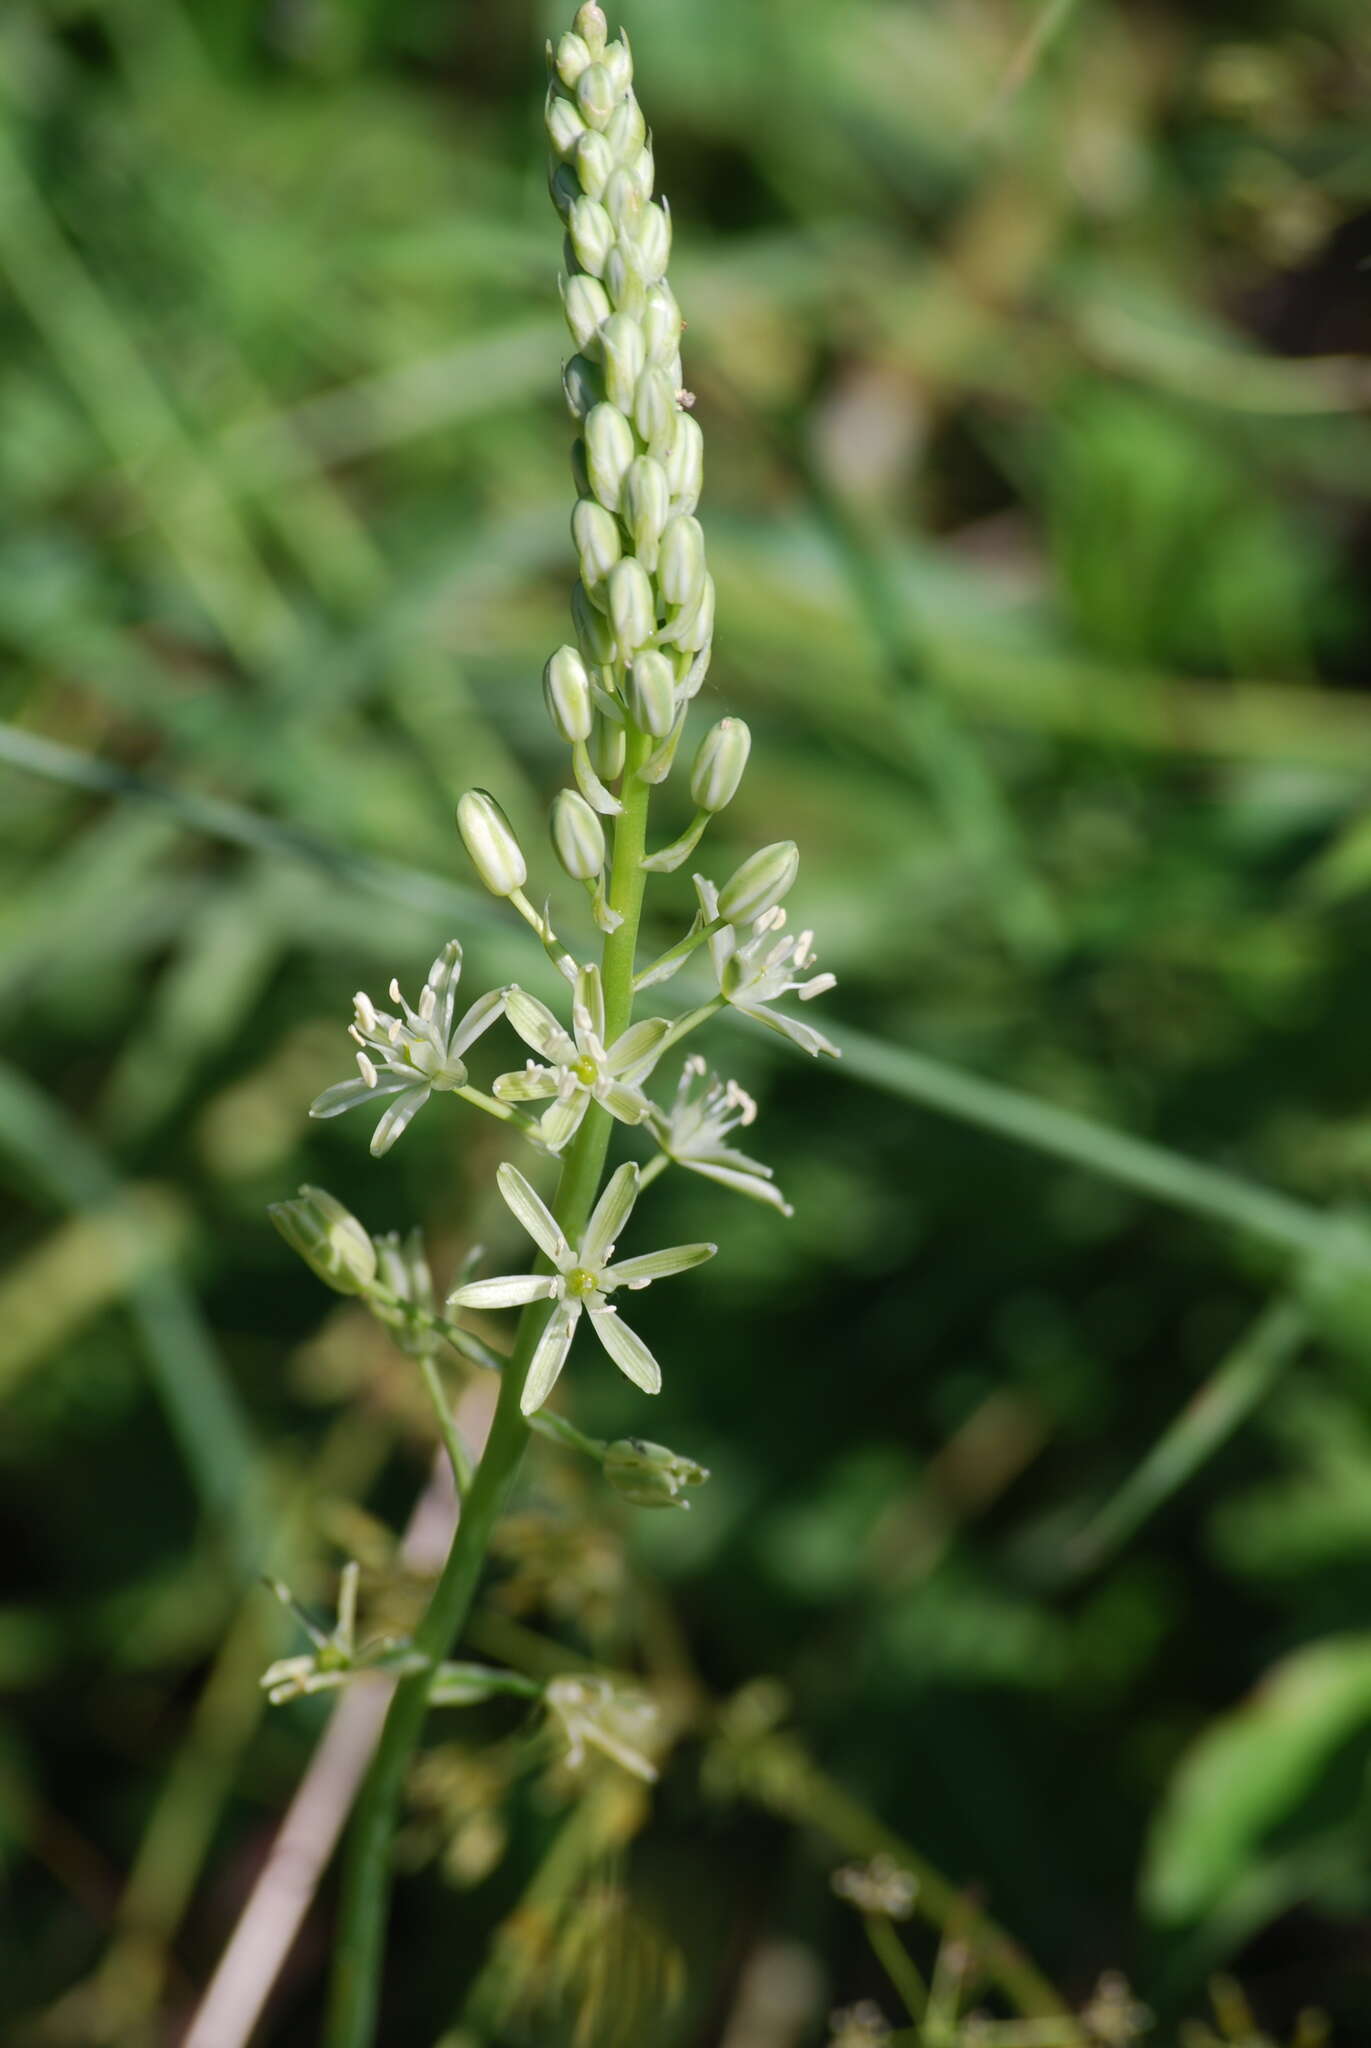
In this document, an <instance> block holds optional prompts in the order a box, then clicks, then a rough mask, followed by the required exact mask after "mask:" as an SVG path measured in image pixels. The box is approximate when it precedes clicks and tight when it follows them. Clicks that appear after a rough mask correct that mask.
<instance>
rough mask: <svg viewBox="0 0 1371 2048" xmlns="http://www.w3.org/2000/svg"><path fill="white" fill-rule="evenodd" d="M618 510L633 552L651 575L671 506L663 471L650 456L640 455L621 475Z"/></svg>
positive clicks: (669, 492)
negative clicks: (620, 493)
mask: <svg viewBox="0 0 1371 2048" xmlns="http://www.w3.org/2000/svg"><path fill="white" fill-rule="evenodd" d="M620 509H621V511H622V513H623V516H624V518H625V519H626V520H627V521H628V526H629V530H630V532H631V533H632V535H633V552H634V554H635V555H636V556H637V557H638V560H639V561H640V562H641V563H642V565H643V567H644V568H645V569H646V570H647V571H648V574H649V575H651V574H652V572H653V571H654V570H655V569H656V567H657V551H658V547H659V545H660V542H661V538H662V529H663V527H664V526H665V525H666V522H667V515H668V513H669V511H670V509H671V487H670V485H669V484H668V483H667V480H666V471H665V470H664V469H663V468H662V465H661V463H660V462H654V461H653V459H652V457H651V456H650V455H640V456H639V457H638V458H637V460H636V461H635V462H634V463H633V464H632V465H631V467H630V469H629V472H628V475H627V476H626V477H625V478H624V489H623V504H622V506H621V508H620Z"/></svg>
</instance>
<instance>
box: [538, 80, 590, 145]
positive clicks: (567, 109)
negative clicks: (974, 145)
mask: <svg viewBox="0 0 1371 2048" xmlns="http://www.w3.org/2000/svg"><path fill="white" fill-rule="evenodd" d="M544 118H545V124H546V127H547V139H548V141H549V142H550V143H551V144H552V147H553V148H554V149H555V150H556V152H557V154H558V156H560V157H562V158H564V159H565V158H566V157H569V156H570V155H571V153H572V151H573V150H574V149H575V147H576V145H577V143H578V142H579V141H580V139H581V137H582V136H583V135H584V134H585V132H586V124H585V122H584V121H583V120H582V119H581V117H580V115H579V114H578V113H577V111H576V109H575V107H573V106H572V104H571V101H570V100H566V99H563V98H562V95H561V94H560V93H556V92H554V93H549V94H548V99H547V113H546V115H545V117H544Z"/></svg>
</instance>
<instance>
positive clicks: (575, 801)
mask: <svg viewBox="0 0 1371 2048" xmlns="http://www.w3.org/2000/svg"><path fill="white" fill-rule="evenodd" d="M552 844H553V846H554V847H555V848H556V852H557V858H558V860H559V861H560V862H561V863H562V866H563V867H564V868H565V869H566V871H567V873H568V874H569V875H570V876H571V878H572V880H573V881H576V882H593V881H594V880H595V879H596V877H597V876H599V875H601V874H603V873H604V866H605V828H604V826H603V825H602V824H601V823H600V820H599V819H598V818H597V817H596V815H595V813H594V811H592V809H591V808H590V805H589V804H588V803H587V802H586V800H585V798H584V797H583V796H582V795H580V793H579V792H578V791H577V790H574V789H560V790H558V792H557V795H556V796H555V797H554V798H553V803H552Z"/></svg>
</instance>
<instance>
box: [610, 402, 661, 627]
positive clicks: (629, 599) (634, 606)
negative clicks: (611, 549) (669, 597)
mask: <svg viewBox="0 0 1371 2048" xmlns="http://www.w3.org/2000/svg"><path fill="white" fill-rule="evenodd" d="M616 417H617V415H616ZM609 616H610V622H611V624H612V625H613V627H614V639H615V644H616V646H617V647H618V650H619V659H620V660H621V661H632V659H633V657H634V655H635V654H636V653H637V652H638V649H639V648H640V647H644V646H646V644H647V642H648V641H649V640H650V639H651V638H652V636H653V634H654V633H655V632H656V630H657V600H656V598H655V597H654V595H653V591H652V582H651V578H650V577H649V576H648V573H647V570H646V569H645V568H644V567H643V565H642V563H641V562H639V561H635V559H634V558H633V556H632V555H625V557H624V559H623V560H622V561H621V562H616V563H615V565H614V567H613V568H612V569H611V570H610V572H609Z"/></svg>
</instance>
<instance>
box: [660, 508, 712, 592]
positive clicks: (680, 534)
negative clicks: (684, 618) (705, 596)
mask: <svg viewBox="0 0 1371 2048" xmlns="http://www.w3.org/2000/svg"><path fill="white" fill-rule="evenodd" d="M657 580H658V582H659V583H660V584H661V586H662V596H663V597H664V598H665V599H666V601H667V603H668V604H676V605H693V604H695V603H697V602H698V600H699V596H700V592H701V591H702V590H703V589H704V581H705V536H704V528H703V527H702V526H701V525H700V522H699V520H698V519H696V518H693V517H692V515H691V514H690V513H689V512H678V513H677V514H676V517H675V518H674V519H672V520H669V521H668V523H667V525H666V528H665V530H664V531H663V534H662V552H661V557H660V560H659V562H658V566H657Z"/></svg>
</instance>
